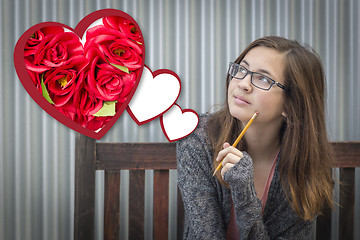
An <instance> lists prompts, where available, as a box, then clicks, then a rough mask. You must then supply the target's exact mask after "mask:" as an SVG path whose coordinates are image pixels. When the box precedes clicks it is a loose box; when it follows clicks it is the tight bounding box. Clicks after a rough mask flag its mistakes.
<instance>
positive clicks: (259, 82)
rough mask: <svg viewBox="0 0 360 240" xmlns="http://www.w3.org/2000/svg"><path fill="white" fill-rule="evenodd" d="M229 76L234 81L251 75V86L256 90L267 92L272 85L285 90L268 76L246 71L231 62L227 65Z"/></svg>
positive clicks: (244, 68)
mask: <svg viewBox="0 0 360 240" xmlns="http://www.w3.org/2000/svg"><path fill="white" fill-rule="evenodd" d="M228 73H229V75H230V76H231V77H232V78H236V79H244V78H245V77H246V76H247V75H248V74H250V75H251V84H252V85H254V86H255V87H257V88H260V89H262V90H265V91H269V90H270V88H271V87H272V86H274V84H276V85H277V86H278V87H279V88H281V89H283V90H285V91H286V88H285V86H284V85H282V84H281V83H279V82H277V81H275V80H273V79H271V78H269V77H268V76H265V75H263V74H261V73H257V72H252V71H250V70H248V69H247V68H246V67H243V66H241V65H240V64H238V63H233V62H231V63H230V64H229V71H228Z"/></svg>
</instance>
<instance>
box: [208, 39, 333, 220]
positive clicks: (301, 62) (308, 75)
mask: <svg viewBox="0 0 360 240" xmlns="http://www.w3.org/2000/svg"><path fill="white" fill-rule="evenodd" d="M257 46H264V47H268V48H271V49H275V50H277V51H278V52H279V53H283V54H284V55H285V58H286V66H285V73H284V76H285V82H284V85H285V87H286V91H284V112H285V113H286V118H285V119H284V122H283V126H282V129H281V131H280V132H279V136H280V139H281V143H280V144H281V154H280V160H279V172H280V178H281V182H282V186H283V189H284V191H285V193H286V196H287V198H288V200H289V202H290V204H291V206H292V208H293V209H294V211H295V212H296V213H297V214H298V215H299V216H300V217H301V218H303V219H304V220H312V219H313V218H314V216H315V215H317V214H320V213H321V210H322V208H323V207H324V206H325V205H328V206H330V207H332V206H333V200H332V193H333V179H332V172H331V169H332V166H333V162H334V159H333V152H332V147H331V145H330V143H329V141H328V138H327V133H326V124H325V74H324V70H323V66H322V63H321V60H320V57H319V56H318V55H317V54H316V53H315V52H314V51H313V50H311V49H310V48H307V47H304V46H302V45H300V44H299V43H297V42H296V41H291V40H288V39H285V38H281V37H275V36H270V37H264V38H260V39H258V40H255V41H254V42H252V43H251V44H250V45H249V46H248V47H247V48H246V49H245V50H244V51H243V52H242V53H241V55H240V56H239V57H238V58H237V59H236V60H235V62H236V63H240V62H241V61H242V59H243V58H244V57H245V55H246V54H247V53H248V52H249V51H250V50H251V49H252V48H254V47H257ZM230 80H231V79H230V77H229V75H227V80H226V96H227V94H228V89H227V87H228V84H229V81H230ZM226 99H227V97H226ZM207 129H208V135H209V137H210V140H211V143H212V147H213V149H214V167H216V165H217V164H218V162H216V161H215V158H216V156H217V154H218V153H219V151H220V150H222V145H223V143H224V142H233V141H235V139H236V137H237V134H238V133H239V132H240V131H241V126H240V121H239V120H237V119H236V118H234V117H232V116H231V114H230V111H229V108H228V104H227V102H226V101H225V103H224V106H223V108H222V109H221V110H219V111H218V112H216V113H214V114H212V115H211V117H210V119H209V121H208V128H207ZM239 149H240V150H242V151H246V141H241V143H240V144H239ZM217 178H218V179H219V181H221V182H222V183H223V184H226V183H224V181H223V180H222V178H221V175H220V173H217Z"/></svg>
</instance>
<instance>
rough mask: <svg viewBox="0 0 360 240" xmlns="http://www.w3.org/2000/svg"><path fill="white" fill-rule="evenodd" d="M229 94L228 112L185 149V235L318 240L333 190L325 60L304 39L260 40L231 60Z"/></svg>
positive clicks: (203, 122) (204, 119)
mask: <svg viewBox="0 0 360 240" xmlns="http://www.w3.org/2000/svg"><path fill="white" fill-rule="evenodd" d="M226 89H227V91H226V94H227V95H226V103H225V104H224V107H223V108H222V109H221V110H220V111H218V112H216V113H214V114H211V115H209V114H207V115H203V116H201V117H200V122H199V126H198V127H197V129H196V130H195V131H194V132H193V133H192V134H191V135H189V136H188V137H187V138H185V139H182V140H180V141H178V143H177V157H178V186H179V188H180V191H181V195H182V199H183V202H184V208H185V232H184V238H185V239H217V240H219V239H242V240H243V239H309V238H310V237H311V231H312V221H313V220H314V217H315V216H316V215H317V214H319V213H320V212H321V209H322V208H323V207H324V206H326V205H328V206H330V207H332V190H333V180H332V174H331V167H332V164H333V156H332V148H331V146H330V144H329V142H328V139H327V133H326V127H325V110H324V105H325V97H324V92H325V76H324V71H323V67H322V64H321V61H320V58H319V56H318V55H317V54H315V53H314V52H313V51H311V50H309V49H307V48H305V47H303V46H301V45H300V44H298V43H297V42H295V41H290V40H287V39H284V38H280V37H265V38H261V39H258V40H256V41H254V42H252V43H251V44H250V45H249V46H248V47H247V48H246V49H245V50H244V51H243V53H242V54H241V55H240V56H239V57H238V58H237V59H236V60H235V62H234V63H230V66H229V72H228V76H227V81H226ZM255 112H259V114H258V116H257V117H256V119H255V120H254V122H253V123H252V125H251V126H250V127H249V129H248V130H247V132H246V133H245V135H244V137H243V139H242V141H241V142H240V144H239V145H238V146H237V147H232V146H231V144H233V142H234V141H235V139H236V138H237V136H238V135H239V133H240V132H241V130H242V129H243V128H244V126H245V125H246V123H247V122H248V121H249V119H250V118H251V117H252V115H253V114H254V113H255ZM221 161H222V162H221ZM220 163H221V164H222V169H221V171H218V172H217V174H216V176H215V177H213V176H212V175H213V172H214V169H215V168H216V167H217V165H218V164H220Z"/></svg>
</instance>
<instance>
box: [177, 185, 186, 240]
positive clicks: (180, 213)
mask: <svg viewBox="0 0 360 240" xmlns="http://www.w3.org/2000/svg"><path fill="white" fill-rule="evenodd" d="M184 218H185V213H184V204H183V201H182V197H181V194H180V190H179V188H178V191H177V239H179V240H180V239H183V232H184Z"/></svg>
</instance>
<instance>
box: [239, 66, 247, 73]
mask: <svg viewBox="0 0 360 240" xmlns="http://www.w3.org/2000/svg"><path fill="white" fill-rule="evenodd" d="M239 72H240V73H242V74H245V73H246V72H247V71H246V68H244V67H241V66H240V68H239Z"/></svg>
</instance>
